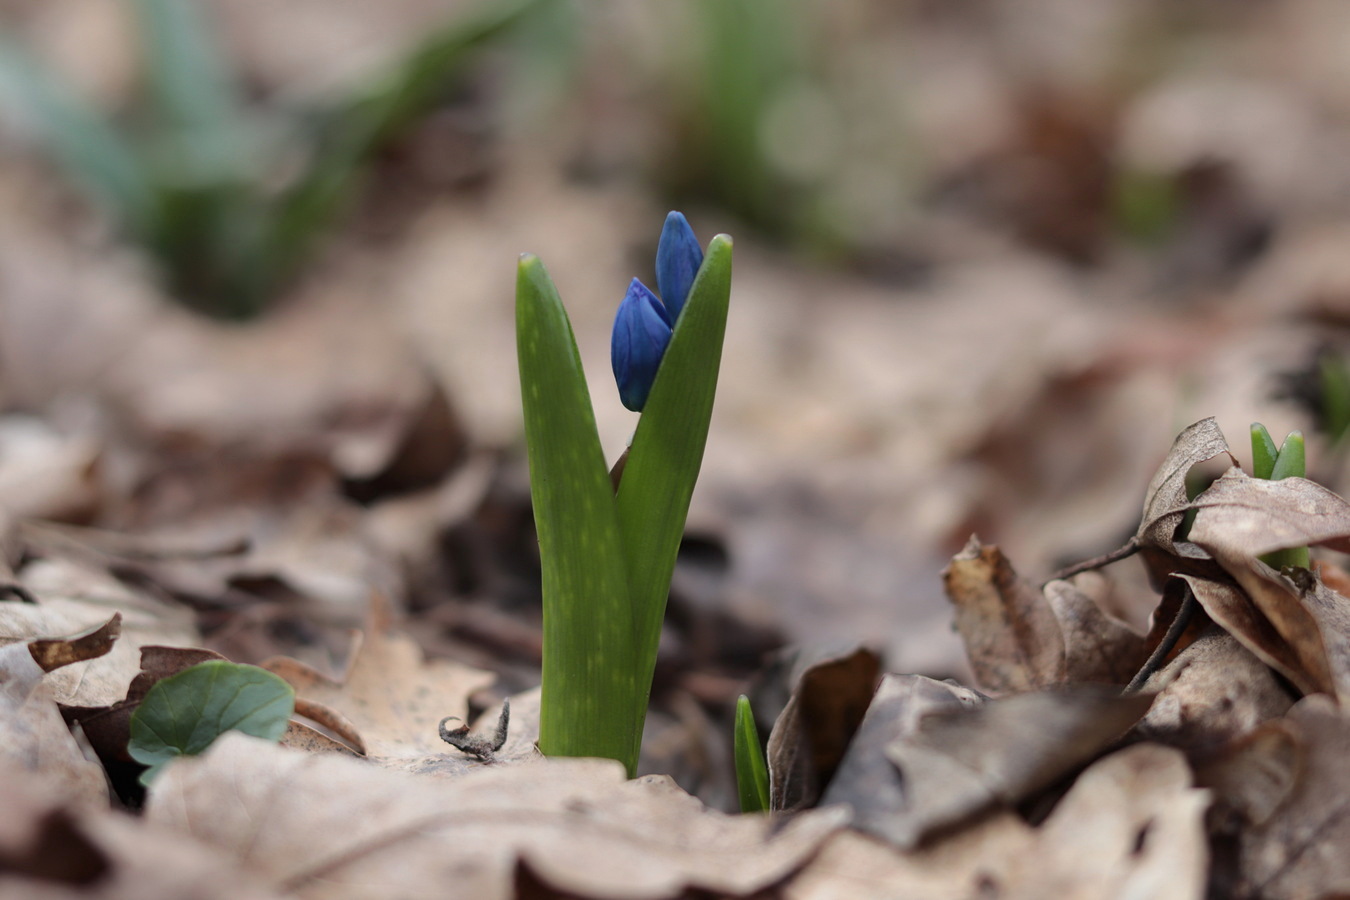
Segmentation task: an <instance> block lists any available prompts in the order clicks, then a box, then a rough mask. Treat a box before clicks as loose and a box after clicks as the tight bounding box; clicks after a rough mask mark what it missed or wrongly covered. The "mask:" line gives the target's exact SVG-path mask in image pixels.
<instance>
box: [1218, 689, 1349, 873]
mask: <svg viewBox="0 0 1350 900" xmlns="http://www.w3.org/2000/svg"><path fill="white" fill-rule="evenodd" d="M1269 728H1270V731H1271V732H1274V731H1275V730H1276V729H1281V730H1285V731H1286V732H1287V734H1288V736H1290V737H1292V744H1291V741H1290V740H1289V739H1288V738H1287V737H1284V736H1278V735H1274V734H1271V733H1265V732H1263V733H1261V734H1260V735H1259V736H1256V737H1254V738H1253V739H1252V740H1251V741H1250V742H1249V743H1248V744H1247V745H1246V746H1244V747H1243V748H1242V752H1241V754H1240V755H1239V756H1238V757H1237V758H1236V759H1234V760H1231V761H1230V763H1229V764H1230V765H1231V766H1235V767H1236V770H1235V771H1234V770H1233V769H1230V770H1229V771H1226V772H1224V773H1223V774H1222V775H1218V776H1216V775H1214V774H1211V776H1210V777H1211V779H1212V783H1213V784H1214V785H1215V787H1216V789H1223V790H1224V791H1225V793H1223V794H1222V795H1221V797H1222V799H1224V801H1225V802H1226V803H1227V804H1228V805H1229V806H1232V807H1235V808H1236V809H1239V810H1243V811H1245V812H1246V815H1247V816H1248V817H1249V821H1248V822H1247V823H1246V827H1244V828H1241V829H1239V830H1238V831H1237V833H1236V835H1235V839H1236V842H1237V852H1236V856H1235V859H1236V865H1237V873H1236V883H1235V885H1234V886H1233V888H1232V891H1231V893H1230V896H1233V897H1238V898H1246V897H1258V896H1259V897H1262V898H1268V900H1293V898H1303V897H1324V896H1329V895H1335V894H1338V893H1341V894H1343V893H1346V892H1350V856H1347V854H1346V853H1345V852H1344V848H1345V847H1346V846H1347V844H1350V769H1348V768H1347V767H1346V764H1345V748H1346V747H1347V746H1350V719H1347V718H1346V716H1345V715H1344V714H1343V713H1342V712H1341V711H1340V710H1339V709H1337V708H1336V706H1335V704H1334V703H1333V702H1332V701H1331V700H1330V699H1329V698H1327V697H1321V696H1316V697H1305V698H1304V699H1303V700H1301V701H1299V703H1298V704H1297V705H1296V706H1295V707H1294V708H1293V709H1292V710H1291V711H1290V712H1289V714H1288V715H1287V716H1286V717H1285V718H1284V719H1283V720H1282V721H1281V722H1280V723H1278V724H1274V723H1272V725H1271V726H1269ZM1295 745H1296V746H1297V747H1298V748H1300V749H1299V750H1297V751H1296V750H1295V749H1293V747H1294V746H1295ZM1252 773H1260V774H1252ZM1291 784H1292V787H1290V785H1291Z"/></svg>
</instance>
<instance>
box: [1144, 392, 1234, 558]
mask: <svg viewBox="0 0 1350 900" xmlns="http://www.w3.org/2000/svg"><path fill="white" fill-rule="evenodd" d="M1220 453H1228V457H1229V459H1232V457H1233V455H1232V453H1229V451H1228V441H1227V440H1226V439H1225V438H1224V436H1223V432H1222V431H1220V430H1219V424H1218V422H1217V421H1216V420H1215V419H1214V418H1213V417H1211V418H1208V419H1201V420H1200V421H1199V422H1196V423H1195V424H1194V425H1191V426H1189V427H1188V428H1186V429H1185V430H1184V431H1182V432H1181V434H1179V435H1177V438H1176V440H1175V441H1173V442H1172V449H1170V450H1168V451H1167V456H1166V457H1165V458H1164V459H1163V461H1162V465H1160V466H1159V467H1158V471H1157V472H1156V473H1154V475H1153V480H1152V481H1150V482H1149V485H1148V489H1147V490H1145V492H1144V511H1143V515H1142V516H1141V517H1140V521H1139V530H1138V531H1137V532H1136V533H1135V539H1136V540H1137V541H1138V542H1139V543H1140V544H1141V545H1143V546H1146V547H1156V548H1158V549H1160V550H1164V551H1167V552H1173V551H1174V544H1173V541H1172V538H1173V535H1175V534H1176V530H1177V526H1178V525H1180V524H1181V520H1182V519H1183V518H1185V516H1186V510H1187V509H1188V508H1189V506H1190V501H1189V500H1188V499H1187V497H1186V475H1187V473H1189V472H1190V471H1191V467H1192V466H1194V465H1196V464H1197V463H1202V462H1204V461H1205V460H1207V459H1213V458H1214V457H1216V456H1218V455H1219V454H1220ZM1233 465H1237V460H1236V459H1233Z"/></svg>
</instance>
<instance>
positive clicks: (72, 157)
mask: <svg viewBox="0 0 1350 900" xmlns="http://www.w3.org/2000/svg"><path fill="white" fill-rule="evenodd" d="M0 92H3V93H4V94H5V95H6V96H7V97H8V98H9V99H10V100H11V101H12V103H13V105H14V106H15V107H16V108H17V110H18V111H19V113H20V114H21V115H22V116H23V117H24V118H25V120H26V124H28V125H29V126H30V127H32V128H33V129H35V131H36V133H37V135H38V137H39V138H40V139H41V140H42V141H43V142H44V143H45V144H46V146H47V147H48V148H49V149H50V150H51V152H52V153H53V154H55V156H56V157H57V159H58V160H59V161H60V163H61V165H62V166H64V167H65V169H66V171H67V173H68V174H69V175H70V177H71V178H72V179H74V180H76V181H78V182H79V183H80V184H81V185H83V186H84V188H85V189H86V190H88V191H89V192H90V193H91V194H93V195H94V198H95V199H96V200H97V201H98V202H99V203H100V204H101V205H102V206H103V207H104V208H105V209H106V210H107V211H108V212H110V213H111V214H112V215H113V216H115V217H116V218H118V219H120V220H121V224H122V225H123V226H125V227H127V228H128V229H130V230H131V231H132V232H133V233H134V234H136V235H137V236H140V235H143V234H145V232H146V230H147V226H148V224H149V221H150V216H151V210H152V208H153V206H154V199H153V192H152V190H151V188H150V184H149V182H148V180H147V177H146V171H145V169H144V168H143V167H142V165H141V162H140V160H139V159H138V158H137V156H136V154H135V152H134V151H133V150H132V148H131V146H130V145H129V144H128V143H127V142H126V141H125V140H123V138H122V136H121V135H120V134H118V133H117V132H116V131H115V130H114V129H113V128H112V126H111V125H109V124H108V123H107V122H106V121H104V120H103V119H102V118H100V117H99V115H98V114H97V113H96V112H95V111H94V110H93V109H91V108H90V107H89V106H88V105H87V104H85V103H83V102H81V101H80V99H79V98H78V97H76V96H75V95H74V94H72V93H70V92H69V91H67V90H66V89H65V88H64V87H63V86H62V85H61V84H60V83H59V82H58V80H57V79H56V78H55V77H54V76H53V75H52V73H51V72H48V71H46V70H45V69H44V68H43V67H42V66H40V65H39V64H38V63H37V62H36V61H35V60H33V59H32V58H31V57H30V56H29V55H28V54H27V53H26V52H24V51H23V49H22V48H20V47H19V46H17V45H16V44H15V43H14V42H13V41H11V40H7V39H5V38H3V37H0Z"/></svg>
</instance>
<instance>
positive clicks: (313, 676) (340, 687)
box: [263, 601, 494, 768]
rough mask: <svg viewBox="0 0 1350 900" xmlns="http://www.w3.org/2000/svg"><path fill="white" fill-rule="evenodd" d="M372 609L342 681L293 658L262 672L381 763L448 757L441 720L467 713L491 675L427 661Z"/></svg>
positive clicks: (381, 613) (416, 763) (274, 662)
mask: <svg viewBox="0 0 1350 900" xmlns="http://www.w3.org/2000/svg"><path fill="white" fill-rule="evenodd" d="M376 604H377V605H376V611H375V613H374V615H372V621H371V625H370V627H369V628H368V629H367V630H366V631H365V632H364V633H363V634H360V635H358V636H357V638H356V640H355V646H354V649H353V651H352V655H351V662H350V663H349V664H348V667H347V672H346V674H345V676H344V677H343V678H342V680H340V681H335V680H333V679H331V678H329V677H328V676H326V675H324V674H323V673H322V672H319V671H318V670H316V669H313V668H311V667H310V666H307V665H305V664H304V663H301V662H297V661H296V660H293V659H284V658H283V659H272V660H269V661H267V662H266V663H264V664H263V667H264V668H266V669H268V670H270V671H272V672H274V673H276V674H277V675H279V676H281V677H282V678H283V679H285V680H286V682H287V683H288V684H290V686H291V687H293V688H295V693H296V699H297V702H304V703H305V704H308V706H307V707H306V708H308V709H311V710H313V711H314V712H315V713H316V714H318V713H319V708H320V707H327V708H328V710H331V711H333V712H335V713H336V714H337V715H338V716H340V717H341V720H343V721H345V722H347V723H350V728H351V729H353V730H354V733H355V736H356V737H357V738H358V739H359V746H360V747H362V748H364V749H365V751H366V752H367V753H368V754H369V755H370V757H371V758H372V759H374V760H376V761H377V762H379V763H380V764H381V765H385V766H389V767H393V768H411V767H418V766H419V765H421V764H422V763H423V762H424V761H425V760H427V759H428V758H430V757H438V758H439V757H443V756H445V755H446V754H447V752H448V753H454V751H453V750H451V749H450V748H448V747H447V746H446V745H445V744H444V743H443V742H442V741H441V739H440V736H439V733H438V731H437V728H438V726H439V725H440V722H441V720H442V719H444V718H445V717H446V716H459V717H461V718H462V717H464V716H466V715H468V707H469V695H471V694H472V693H473V692H474V691H477V690H479V689H481V688H484V687H487V686H488V685H489V684H491V683H492V681H493V677H494V676H493V675H492V673H490V672H484V671H481V670H479V669H472V668H469V667H468V666H462V665H459V664H458V663H454V662H449V661H434V662H427V661H426V660H425V659H423V657H422V651H421V649H420V648H418V646H417V644H416V643H415V642H413V640H412V639H411V638H408V637H405V636H403V635H400V634H396V633H394V632H392V631H390V630H389V622H388V612H387V610H385V609H384V606H383V601H376ZM306 715H308V716H309V717H310V718H316V715H311V714H310V713H306ZM344 730H345V729H344ZM349 737H350V735H349ZM465 765H466V766H468V765H471V764H470V763H468V762H467V761H466V762H465Z"/></svg>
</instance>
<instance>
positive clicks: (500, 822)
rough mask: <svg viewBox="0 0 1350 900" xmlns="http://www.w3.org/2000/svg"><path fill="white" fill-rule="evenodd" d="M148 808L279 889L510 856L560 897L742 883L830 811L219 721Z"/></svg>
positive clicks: (491, 883) (467, 878)
mask: <svg viewBox="0 0 1350 900" xmlns="http://www.w3.org/2000/svg"><path fill="white" fill-rule="evenodd" d="M146 818H147V819H148V820H149V821H150V822H151V823H153V824H156V825H159V826H165V827H168V828H172V829H176V830H179V831H182V832H184V833H186V834H188V835H190V836H192V837H194V838H196V839H197V840H199V841H202V842H205V843H207V844H210V845H212V846H215V847H217V848H220V849H222V850H224V851H226V852H227V853H229V854H231V855H233V856H235V857H236V858H237V860H238V863H239V866H240V868H241V869H242V870H244V871H245V872H247V873H249V874H250V875H252V876H255V877H256V878H259V879H261V880H263V881H264V882H266V883H267V884H269V885H272V886H273V887H275V888H276V889H277V890H279V891H281V892H283V893H287V894H290V895H293V896H300V897H306V898H323V900H362V898H372V900H384V898H387V897H399V898H405V900H417V898H428V900H431V898H435V900H443V898H445V897H446V896H447V895H450V894H453V895H455V896H463V897H474V898H475V900H498V898H500V900H507V898H511V897H514V896H515V894H514V882H515V875H516V869H517V866H518V865H520V864H521V863H524V864H526V865H527V866H528V868H529V870H530V871H531V872H532V873H534V875H535V876H536V877H537V878H539V879H541V880H542V881H544V882H545V883H547V884H549V885H551V886H552V887H553V888H554V889H555V890H556V891H559V892H563V893H564V894H565V895H567V896H578V897H612V898H629V900H648V898H650V900H656V898H665V897H678V896H682V895H683V894H684V893H685V892H686V891H687V890H690V889H693V890H703V891H708V892H711V893H714V894H716V895H717V896H733V897H734V896H744V895H748V894H753V893H755V892H756V891H759V890H762V889H764V888H766V887H768V886H770V885H773V884H776V883H778V882H780V881H782V880H783V879H784V878H786V877H787V876H788V875H790V874H791V873H792V872H794V871H796V870H797V869H798V868H799V867H800V866H801V865H802V864H803V863H805V862H806V860H808V859H809V858H810V857H811V855H813V854H814V853H815V852H816V850H817V849H818V847H819V846H820V844H821V842H822V841H824V840H825V839H826V838H827V837H828V836H829V835H831V834H832V833H834V832H836V831H838V830H839V829H840V828H841V827H842V825H843V823H844V821H845V818H846V813H845V812H844V811H843V810H839V809H834V810H813V811H810V812H807V813H804V814H801V815H798V816H794V817H792V818H790V819H776V818H771V817H768V816H727V815H723V814H721V813H717V812H714V811H711V810H709V809H707V808H706V807H704V806H703V805H702V804H701V803H699V802H698V801H697V800H695V799H694V798H692V797H690V796H689V795H688V794H686V793H684V792H683V791H681V790H680V789H679V788H677V787H675V785H674V784H673V783H672V782H671V781H670V780H669V779H668V778H664V777H655V776H652V777H648V778H644V779H639V780H637V781H631V782H630V781H625V778H624V772H623V767H622V766H621V765H620V764H618V763H616V762H613V761H610V760H595V759H569V760H536V761H534V762H529V763H522V764H520V765H515V766H505V767H500V766H499V767H484V768H480V769H477V770H475V771H472V772H469V773H467V774H465V775H464V776H462V777H459V778H453V779H441V778H430V779H429V778H425V777H422V776H415V775H409V774H406V773H402V772H391V771H387V770H383V769H379V768H376V767H373V766H370V765H369V764H367V763H365V762H363V761H361V760H355V759H350V758H347V757H341V756H333V755H315V754H308V753H301V752H298V751H294V750H287V749H285V748H281V747H276V746H274V745H271V744H267V743H265V742H261V741H258V740H256V739H254V738H249V737H246V736H244V735H240V734H233V733H232V734H227V735H225V736H224V737H222V738H220V739H219V740H217V741H216V742H215V743H214V744H213V745H212V746H211V748H210V749H209V750H207V752H206V753H205V754H203V755H202V756H199V757H195V758H191V759H183V760H178V761H175V762H174V763H172V764H170V766H169V767H168V768H167V769H166V770H165V772H164V774H163V775H162V776H161V777H160V778H159V779H158V780H156V781H155V783H154V784H153V785H152V786H151V789H150V796H149V799H148V801H147V806H146Z"/></svg>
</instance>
